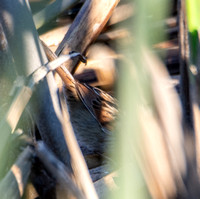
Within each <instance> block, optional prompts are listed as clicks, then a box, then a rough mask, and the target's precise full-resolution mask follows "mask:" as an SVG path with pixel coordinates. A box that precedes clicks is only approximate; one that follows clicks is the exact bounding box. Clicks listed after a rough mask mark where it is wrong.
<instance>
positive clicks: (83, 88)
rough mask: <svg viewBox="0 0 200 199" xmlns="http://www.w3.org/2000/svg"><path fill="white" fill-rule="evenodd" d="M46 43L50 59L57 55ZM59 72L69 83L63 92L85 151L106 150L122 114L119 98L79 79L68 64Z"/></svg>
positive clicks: (97, 151) (45, 49)
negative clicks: (115, 124) (118, 102)
mask: <svg viewBox="0 0 200 199" xmlns="http://www.w3.org/2000/svg"><path fill="white" fill-rule="evenodd" d="M42 45H43V48H44V51H45V53H46V55H47V58H48V60H49V61H53V60H54V59H56V58H57V56H56V54H55V53H53V52H52V51H51V50H50V49H49V48H48V46H47V45H46V44H45V43H44V42H43V41H42ZM56 72H57V73H58V74H59V75H60V76H61V78H62V80H63V81H64V83H65V85H64V88H63V92H64V96H65V100H66V104H67V106H68V110H69V115H70V120H71V123H72V127H73V129H74V132H75V135H76V138H77V141H78V143H79V145H80V148H81V149H82V152H83V153H84V152H85V153H90V152H92V153H99V154H102V153H104V152H105V151H106V149H107V146H108V143H109V140H110V139H111V137H112V133H111V132H112V129H113V122H114V121H115V119H116V118H117V115H118V106H117V100H116V99H115V98H113V97H112V96H111V95H109V94H107V93H106V92H104V91H102V90H101V89H98V88H95V87H92V86H90V85H87V84H85V83H79V82H78V81H77V80H75V79H74V77H73V76H72V75H71V73H70V72H69V71H68V70H67V69H66V67H65V66H64V65H62V66H61V67H59V68H58V70H56Z"/></svg>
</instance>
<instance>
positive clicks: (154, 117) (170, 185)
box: [113, 0, 187, 199]
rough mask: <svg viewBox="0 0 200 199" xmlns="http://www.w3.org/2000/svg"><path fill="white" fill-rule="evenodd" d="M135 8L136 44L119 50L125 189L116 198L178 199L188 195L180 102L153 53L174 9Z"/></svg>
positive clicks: (156, 1) (118, 155)
mask: <svg viewBox="0 0 200 199" xmlns="http://www.w3.org/2000/svg"><path fill="white" fill-rule="evenodd" d="M134 2H135V4H134V5H135V8H136V10H137V15H136V17H135V18H134V23H132V24H131V26H134V29H133V31H132V33H133V36H134V41H133V38H129V39H130V40H129V41H128V42H127V43H129V44H131V45H130V46H129V47H128V48H127V46H124V45H123V44H122V45H120V46H119V47H120V51H121V52H123V54H124V55H125V60H124V62H123V66H122V67H121V68H122V69H121V70H120V83H119V100H120V111H121V116H120V123H118V124H119V125H118V124H117V132H118V135H117V143H116V148H115V154H114V157H115V160H116V161H117V162H118V165H119V166H120V170H119V187H120V189H119V190H118V191H116V194H114V195H113V198H125V199H130V198H137V199H142V198H150V197H152V198H157V199H159V198H175V197H176V196H177V195H178V194H180V195H185V193H186V190H185V185H184V180H183V178H184V176H185V172H186V164H185V151H184V144H183V131H182V126H181V109H180V102H179V99H178V95H177V93H176V92H175V90H174V89H173V88H171V87H170V86H169V81H170V77H169V75H168V73H167V71H166V68H165V66H164V65H163V64H162V63H161V62H160V61H159V58H158V57H157V56H156V55H155V53H153V52H152V51H153V50H152V48H151V46H152V44H155V43H156V42H159V41H160V40H161V39H163V32H164V29H163V28H164V26H159V27H158V26H156V24H158V23H159V22H160V21H163V17H165V15H166V13H167V8H169V7H167V4H166V1H161V0H152V1H146V0H143V1H134ZM168 6H169V5H168ZM129 27H130V24H129ZM117 182H118V181H117ZM147 187H148V191H149V193H148V191H147ZM149 194H150V195H151V196H150V195H149ZM186 195H187V194H186Z"/></svg>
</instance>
